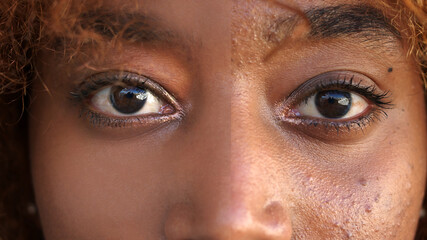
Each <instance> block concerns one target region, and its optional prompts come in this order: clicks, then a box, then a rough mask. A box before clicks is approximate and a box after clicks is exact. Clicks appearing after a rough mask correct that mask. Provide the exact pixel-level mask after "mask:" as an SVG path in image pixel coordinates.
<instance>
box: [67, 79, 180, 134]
mask: <svg viewBox="0 0 427 240" xmlns="http://www.w3.org/2000/svg"><path fill="white" fill-rule="evenodd" d="M70 94H71V96H72V99H74V100H76V101H77V103H79V104H80V105H81V111H80V116H82V117H84V118H86V119H87V120H88V122H89V123H90V124H91V125H93V126H95V127H101V128H102V127H111V128H114V127H144V126H146V127H148V126H156V125H158V124H162V123H166V122H169V121H173V120H178V119H181V118H182V117H183V109H182V108H181V105H180V104H179V103H178V101H177V100H176V99H175V98H174V97H173V95H172V94H170V93H169V92H168V91H166V90H165V89H164V88H163V87H162V86H161V85H160V84H158V83H157V82H155V81H154V80H152V79H151V78H148V77H146V76H143V75H140V74H136V73H131V72H122V71H119V72H105V73H97V74H94V75H92V76H90V77H89V78H87V79H85V80H84V81H83V82H81V83H80V84H79V85H77V86H76V87H75V88H74V91H72V92H71V93H70Z"/></svg>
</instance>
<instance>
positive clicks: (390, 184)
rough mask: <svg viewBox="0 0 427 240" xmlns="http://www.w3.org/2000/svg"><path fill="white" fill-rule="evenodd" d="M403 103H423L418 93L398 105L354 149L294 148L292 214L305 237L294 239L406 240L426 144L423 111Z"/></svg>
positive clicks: (420, 188) (418, 199) (419, 194)
mask: <svg viewBox="0 0 427 240" xmlns="http://www.w3.org/2000/svg"><path fill="white" fill-rule="evenodd" d="M412 96H413V95H412ZM409 102H412V103H414V102H416V103H420V102H421V103H422V102H423V97H422V94H420V95H416V96H415V97H411V98H410V99H409V98H408V99H404V100H402V101H401V105H400V104H399V105H396V107H395V109H393V110H392V111H389V117H388V119H387V120H385V121H383V122H380V124H379V125H378V126H379V127H378V129H376V131H374V132H372V134H370V135H367V137H366V138H364V139H363V141H361V142H358V143H357V144H355V145H349V146H344V145H343V146H327V145H322V144H320V145H317V144H313V143H312V142H310V143H306V144H301V145H300V147H299V151H298V157H296V158H297V159H301V160H299V161H298V162H299V164H298V165H295V166H292V167H291V168H290V169H292V171H291V175H292V176H293V180H294V181H295V182H294V183H293V185H294V186H298V187H297V188H296V189H297V191H295V195H296V197H294V199H296V200H295V205H294V209H293V212H294V213H295V216H296V219H297V220H296V221H295V222H296V223H304V224H308V226H309V230H305V229H306V228H304V227H295V228H294V229H295V231H294V233H295V235H296V236H310V234H311V233H314V232H317V233H319V234H322V237H323V238H325V239H329V238H335V237H336V236H342V237H343V238H348V237H351V236H353V237H356V238H361V239H412V238H411V237H413V236H412V234H413V233H415V229H416V226H417V223H418V220H419V210H420V207H421V203H422V198H423V193H424V189H425V185H424V181H425V177H426V176H425V175H426V173H425V171H426V159H427V158H426V151H427V150H426V145H427V142H426V135H425V134H420V133H425V132H426V124H425V123H426V121H425V108H424V105H423V104H409ZM402 106H408V107H405V108H404V107H402ZM402 109H404V110H402ZM301 163H304V164H301ZM385 236H387V237H385Z"/></svg>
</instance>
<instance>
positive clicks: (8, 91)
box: [0, 0, 427, 240]
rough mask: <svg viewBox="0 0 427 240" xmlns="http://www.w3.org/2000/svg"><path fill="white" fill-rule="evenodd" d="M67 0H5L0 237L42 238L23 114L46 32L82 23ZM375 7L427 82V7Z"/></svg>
mask: <svg viewBox="0 0 427 240" xmlns="http://www.w3.org/2000/svg"><path fill="white" fill-rule="evenodd" d="M68 1H69V0H64V1H53V3H51V4H50V5H49V7H47V6H46V5H45V4H46V1H43V0H0V105H1V109H2V112H1V114H0V239H4V240H9V239H18V240H19V239H43V237H42V234H41V228H40V226H39V225H38V219H37V214H34V213H32V211H28V210H31V205H30V203H31V202H33V195H32V190H31V189H32V188H31V179H30V171H29V163H28V157H27V139H26V132H27V131H26V117H25V114H23V113H24V112H25V107H24V106H25V96H26V95H27V88H28V86H29V85H30V84H31V82H32V81H34V80H35V79H37V69H36V60H37V53H38V52H39V51H40V50H41V49H44V48H47V47H48V46H49V44H50V43H49V38H48V37H47V36H48V34H47V33H48V32H52V31H54V32H55V31H56V30H58V28H61V27H63V28H65V26H68V27H69V26H72V25H73V22H75V21H77V19H76V18H74V17H73V15H66V14H64V13H65V12H67V11H69V10H70V9H69V5H68V4H66V3H67V2H68ZM376 3H378V7H379V8H381V9H383V10H384V13H385V15H387V16H388V17H389V18H390V19H391V23H392V24H393V25H394V26H395V27H396V29H398V30H399V31H400V32H401V33H402V35H403V36H404V39H405V40H406V41H407V43H408V46H409V50H408V56H410V57H413V58H414V59H415V60H416V62H417V63H418V66H419V70H420V82H421V80H423V81H424V83H426V75H427V69H426V64H427V59H426V55H427V54H426V45H427V31H426V25H427V3H426V2H425V0H378V1H377V2H376ZM78 10H79V9H77V11H78ZM46 13H50V14H46ZM44 14H46V15H44ZM64 16H67V18H66V19H64ZM70 16H71V17H70ZM64 21H65V22H66V23H67V25H65V24H64ZM48 26H49V27H48ZM63 32H64V31H63ZM425 86H427V84H426V85H425ZM29 207H30V209H29ZM417 238H418V239H427V221H426V220H424V219H421V221H420V224H419V228H418V232H417Z"/></svg>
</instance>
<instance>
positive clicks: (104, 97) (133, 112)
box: [91, 86, 168, 116]
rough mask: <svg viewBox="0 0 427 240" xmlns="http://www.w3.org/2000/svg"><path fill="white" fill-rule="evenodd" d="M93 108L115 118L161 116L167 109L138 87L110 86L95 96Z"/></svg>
mask: <svg viewBox="0 0 427 240" xmlns="http://www.w3.org/2000/svg"><path fill="white" fill-rule="evenodd" d="M91 104H92V106H93V107H94V108H95V109H97V110H98V111H100V112H103V113H105V114H107V115H113V116H137V115H143V114H161V113H163V111H164V110H165V108H167V105H168V104H165V103H164V101H163V100H161V99H160V98H158V97H157V96H156V95H155V94H154V93H153V92H151V91H150V90H148V89H146V88H143V87H138V86H109V87H106V88H104V89H102V90H101V91H99V92H98V93H96V94H94V96H93V97H92V99H91Z"/></svg>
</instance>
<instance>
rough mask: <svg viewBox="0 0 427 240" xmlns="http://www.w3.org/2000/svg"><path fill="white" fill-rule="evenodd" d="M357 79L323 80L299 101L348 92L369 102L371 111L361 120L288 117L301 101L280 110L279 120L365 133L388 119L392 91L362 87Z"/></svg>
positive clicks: (353, 77) (391, 106)
mask: <svg viewBox="0 0 427 240" xmlns="http://www.w3.org/2000/svg"><path fill="white" fill-rule="evenodd" d="M338 76H339V75H338ZM355 78H356V77H355V75H351V77H344V78H342V77H336V78H331V79H328V80H322V81H321V82H320V83H318V84H316V85H315V86H314V87H313V88H312V89H313V90H311V91H309V94H304V95H303V96H302V97H300V98H299V99H304V100H303V101H306V102H307V101H308V98H309V97H310V96H313V95H314V94H316V93H317V92H320V91H324V90H335V89H338V90H348V91H351V92H354V93H357V94H360V95H361V96H363V97H364V98H366V99H367V100H368V101H369V104H370V105H371V109H369V110H368V111H370V112H369V113H368V114H364V115H363V116H360V117H359V118H356V119H352V120H347V121H339V120H338V121H334V120H328V119H315V118H301V117H295V116H291V117H289V116H286V115H287V113H289V112H290V111H291V109H293V107H295V106H297V105H298V104H300V103H301V102H302V101H301V100H299V101H294V102H293V103H291V104H290V106H289V107H285V110H284V111H283V109H284V108H283V107H282V108H279V120H281V121H284V122H290V123H293V124H297V125H304V126H309V127H324V129H325V130H330V129H335V130H336V132H337V134H338V133H340V131H342V130H346V131H348V132H350V131H352V130H355V129H359V130H361V131H362V132H363V131H364V129H365V128H366V127H367V126H369V125H370V124H372V123H374V122H376V121H378V122H379V121H382V120H383V119H386V118H387V117H388V114H387V112H386V110H387V109H392V108H393V104H392V100H391V93H390V91H380V90H378V89H377V87H376V86H375V85H373V84H372V85H369V86H362V84H361V83H362V80H360V81H355ZM325 82H326V83H325ZM291 95H292V94H291Z"/></svg>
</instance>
